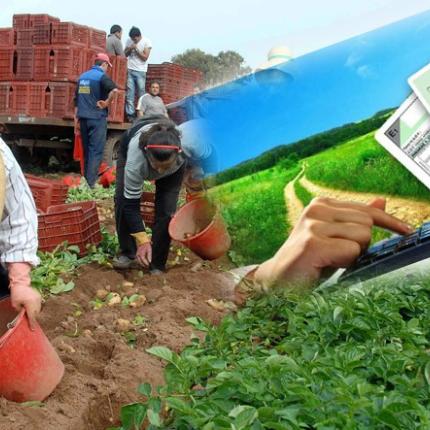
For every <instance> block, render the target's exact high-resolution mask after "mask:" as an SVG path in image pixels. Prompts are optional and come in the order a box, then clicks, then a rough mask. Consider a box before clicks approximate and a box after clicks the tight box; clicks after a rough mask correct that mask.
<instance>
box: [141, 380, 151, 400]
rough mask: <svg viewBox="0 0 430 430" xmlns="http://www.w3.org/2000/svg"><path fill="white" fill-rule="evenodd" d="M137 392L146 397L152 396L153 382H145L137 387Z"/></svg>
mask: <svg viewBox="0 0 430 430" xmlns="http://www.w3.org/2000/svg"><path fill="white" fill-rule="evenodd" d="M137 392H138V393H139V394H143V395H144V396H146V397H150V396H151V392H152V387H151V384H148V383H147V382H145V383H144V384H140V385H139V387H138V388H137Z"/></svg>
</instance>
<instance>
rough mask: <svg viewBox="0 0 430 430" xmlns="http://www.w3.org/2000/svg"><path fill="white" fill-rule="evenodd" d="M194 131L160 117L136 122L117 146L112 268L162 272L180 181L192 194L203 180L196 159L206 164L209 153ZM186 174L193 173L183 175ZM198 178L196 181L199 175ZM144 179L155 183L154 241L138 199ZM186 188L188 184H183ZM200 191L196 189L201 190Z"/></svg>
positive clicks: (166, 255)
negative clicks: (115, 248) (115, 243)
mask: <svg viewBox="0 0 430 430" xmlns="http://www.w3.org/2000/svg"><path fill="white" fill-rule="evenodd" d="M193 130H194V128H193V127H187V128H186V129H184V136H181V134H182V133H181V130H180V128H177V127H176V126H175V123H174V122H173V121H171V120H169V119H167V118H166V117H164V116H162V115H159V116H154V117H152V118H148V119H145V118H143V119H141V120H138V121H137V122H136V123H135V124H134V125H133V127H131V128H130V129H129V130H127V131H126V132H125V133H124V135H123V137H122V139H121V143H120V150H119V154H118V162H117V176H116V193H115V219H116V229H117V234H118V240H119V247H120V253H119V255H118V256H117V257H116V258H115V259H114V261H113V266H114V268H116V269H130V268H136V267H139V266H145V267H148V268H149V269H150V272H151V273H152V274H158V273H161V272H163V271H164V270H165V266H166V262H167V257H168V254H169V248H170V241H171V239H170V236H169V232H168V227H169V223H170V220H171V218H172V216H173V214H174V213H175V211H176V207H177V203H178V196H179V191H180V189H181V186H182V183H183V181H184V177H185V176H187V178H188V181H187V182H188V183H189V184H191V186H192V187H193V190H192V191H196V185H197V182H198V181H201V171H200V170H199V169H198V168H197V159H199V158H203V159H208V158H209V156H210V154H211V151H210V150H208V149H207V148H206V149H205V148H204V147H203V146H204V142H202V143H201V145H199V143H198V139H196V138H194V134H193ZM187 170H190V171H191V172H192V173H190V174H187V175H186V172H187ZM199 175H200V176H199ZM145 180H149V181H155V190H156V191H155V224H154V226H153V228H152V238H150V237H149V236H148V235H147V234H146V232H145V225H144V223H143V221H142V216H141V214H140V198H141V195H142V187H143V183H144V181H145ZM186 185H187V184H186ZM200 190H201V187H200V188H199V191H200Z"/></svg>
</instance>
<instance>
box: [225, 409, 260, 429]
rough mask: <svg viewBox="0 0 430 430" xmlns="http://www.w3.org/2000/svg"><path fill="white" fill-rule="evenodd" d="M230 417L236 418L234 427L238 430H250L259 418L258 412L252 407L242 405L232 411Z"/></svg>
mask: <svg viewBox="0 0 430 430" xmlns="http://www.w3.org/2000/svg"><path fill="white" fill-rule="evenodd" d="M228 416H229V417H232V418H234V423H233V425H234V428H235V429H236V430H243V429H246V428H249V426H250V425H251V424H252V423H253V422H254V421H255V420H256V419H257V418H258V411H257V409H255V408H253V407H252V406H243V405H240V406H236V407H235V408H234V409H233V410H231V411H230V413H229V414H228Z"/></svg>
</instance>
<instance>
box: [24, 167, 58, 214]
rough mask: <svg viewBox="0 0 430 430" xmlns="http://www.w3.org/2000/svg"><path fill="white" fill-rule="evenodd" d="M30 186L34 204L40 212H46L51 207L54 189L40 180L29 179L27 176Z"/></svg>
mask: <svg viewBox="0 0 430 430" xmlns="http://www.w3.org/2000/svg"><path fill="white" fill-rule="evenodd" d="M25 177H26V179H27V183H28V186H29V187H30V190H31V194H32V195H33V199H34V203H35V204H36V209H37V211H38V212H42V213H44V212H46V211H47V210H48V207H49V206H50V205H51V200H52V196H51V193H52V187H50V186H47V185H46V184H45V183H43V182H41V181H39V180H38V179H32V178H29V177H28V176H27V175H25Z"/></svg>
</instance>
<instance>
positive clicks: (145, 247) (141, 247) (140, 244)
mask: <svg viewBox="0 0 430 430" xmlns="http://www.w3.org/2000/svg"><path fill="white" fill-rule="evenodd" d="M132 236H133V237H134V238H135V240H136V245H137V251H136V259H137V261H138V262H139V263H140V264H141V265H142V266H144V267H149V265H150V264H151V261H152V243H151V238H150V236H149V235H147V234H146V233H145V232H144V231H141V232H139V233H132Z"/></svg>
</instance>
